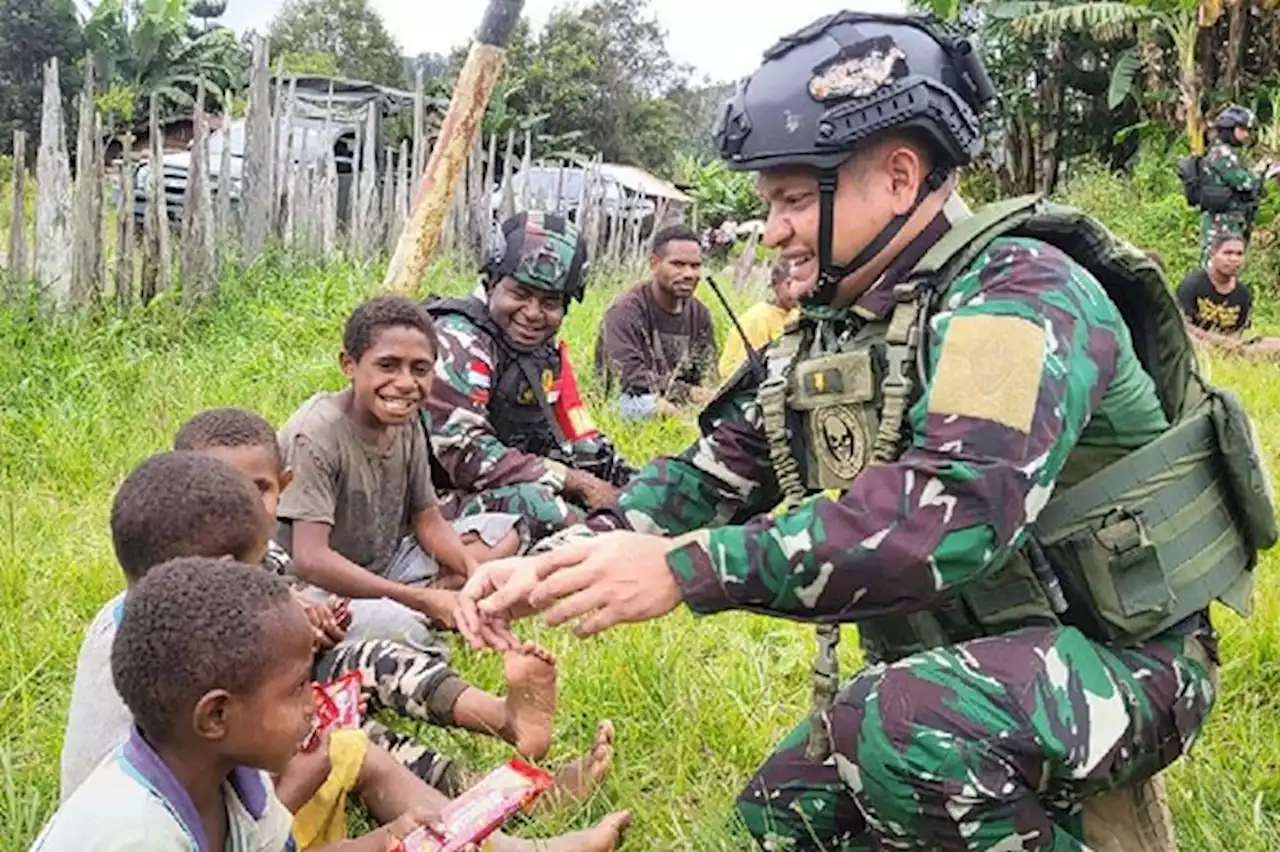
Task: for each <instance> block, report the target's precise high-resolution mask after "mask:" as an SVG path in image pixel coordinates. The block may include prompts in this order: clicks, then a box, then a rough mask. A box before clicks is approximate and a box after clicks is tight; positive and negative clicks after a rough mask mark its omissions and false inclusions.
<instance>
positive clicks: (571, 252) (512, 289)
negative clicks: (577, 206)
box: [424, 212, 633, 541]
mask: <svg viewBox="0 0 1280 852" xmlns="http://www.w3.org/2000/svg"><path fill="white" fill-rule="evenodd" d="M586 267H587V250H586V243H585V241H583V240H582V239H581V237H580V235H579V234H578V231H577V230H576V229H575V228H574V227H573V225H572V224H571V223H570V222H568V221H567V220H566V219H565V218H564V217H562V216H557V215H543V214H541V213H537V212H531V213H520V214H517V215H515V216H512V217H511V218H509V219H508V220H507V221H505V222H504V223H503V224H502V227H501V228H500V229H499V230H498V232H497V233H496V234H495V235H494V246H493V248H492V250H491V252H490V256H489V258H488V259H487V260H486V262H485V264H484V266H483V268H482V269H481V275H482V281H481V285H480V286H479V287H477V289H476V292H475V293H473V294H472V295H471V296H470V297H467V298H464V299H430V300H428V302H427V308H428V310H430V311H431V313H432V314H433V315H434V316H435V317H437V320H436V323H437V332H438V334H439V337H440V357H439V359H438V360H437V362H436V377H435V381H434V382H433V383H432V390H431V394H430V397H429V398H428V400H427V404H426V406H425V411H424V420H425V421H426V422H427V423H428V429H429V431H430V434H431V443H432V449H433V451H434V453H435V455H436V458H437V462H438V466H437V469H436V471H435V479H436V483H435V484H436V489H437V491H439V492H440V494H441V498H442V509H443V511H444V513H445V517H447V518H449V519H450V520H452V519H455V518H459V517H466V516H469V515H473V514H477V513H480V512H502V513H509V514H515V515H519V516H522V517H523V518H525V520H526V521H527V524H528V526H529V532H530V535H531V539H532V540H533V541H537V540H539V539H541V538H543V537H545V536H546V535H548V534H550V533H552V532H555V531H557V530H560V529H563V528H564V527H565V526H567V525H569V524H574V523H578V522H579V521H581V520H582V518H583V517H584V514H585V510H586V509H588V508H591V507H597V506H603V505H605V504H607V503H609V502H610V501H612V500H613V498H614V497H615V496H616V494H617V487H616V485H617V484H618V483H620V482H622V481H625V479H626V478H627V477H628V476H629V474H630V473H632V472H633V471H631V469H630V468H628V467H627V466H626V465H625V464H624V463H623V462H622V461H621V459H620V458H619V457H618V455H617V453H616V452H615V451H614V450H613V448H612V446H611V445H610V444H609V442H608V440H607V439H606V438H605V437H604V436H603V435H601V434H600V433H599V432H598V431H597V430H596V429H595V428H594V425H593V424H591V423H590V420H589V417H588V415H587V412H586V410H585V408H581V407H579V408H577V409H575V410H574V412H572V413H571V414H570V415H569V416H568V417H567V418H566V423H565V424H563V425H562V424H561V423H560V422H559V420H558V418H557V416H556V413H555V411H554V406H555V405H556V403H557V402H558V401H559V400H558V397H557V395H558V394H559V393H560V392H561V380H562V369H563V363H562V352H561V349H560V348H559V347H558V346H557V342H556V339H555V337H556V333H557V332H558V331H559V330H560V325H561V323H562V322H563V321H564V317H565V314H566V312H567V310H568V308H569V304H570V303H571V302H573V301H575V300H576V301H581V300H582V295H583V292H584V289H585V283H586ZM566 426H567V427H568V431H566V428H565V427H566Z"/></svg>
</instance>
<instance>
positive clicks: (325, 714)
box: [302, 672, 361, 751]
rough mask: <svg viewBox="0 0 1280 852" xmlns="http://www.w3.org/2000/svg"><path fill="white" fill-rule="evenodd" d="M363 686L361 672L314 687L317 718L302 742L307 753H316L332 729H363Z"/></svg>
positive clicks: (351, 673) (313, 720) (312, 687)
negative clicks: (361, 689) (361, 724)
mask: <svg viewBox="0 0 1280 852" xmlns="http://www.w3.org/2000/svg"><path fill="white" fill-rule="evenodd" d="M360 684H361V679H360V673H359V672H348V673H347V674H345V675H343V676H342V677H340V678H338V679H337V680H335V681H332V682H331V683H327V684H324V685H321V684H318V683H313V684H312V685H311V689H312V691H313V692H314V693H315V698H316V715H315V717H314V718H313V719H312V720H311V730H310V731H309V732H308V733H307V738H306V739H305V740H303V741H302V750H303V751H312V750H314V749H315V747H316V746H317V745H319V744H320V738H321V737H323V736H324V734H325V732H327V731H329V730H332V729H335V728H358V727H360Z"/></svg>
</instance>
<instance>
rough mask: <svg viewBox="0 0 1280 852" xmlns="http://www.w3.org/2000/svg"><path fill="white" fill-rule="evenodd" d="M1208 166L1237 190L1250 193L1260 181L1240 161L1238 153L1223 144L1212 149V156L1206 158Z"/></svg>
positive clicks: (1225, 182) (1219, 177)
mask: <svg viewBox="0 0 1280 852" xmlns="http://www.w3.org/2000/svg"><path fill="white" fill-rule="evenodd" d="M1206 159H1207V160H1208V167H1209V168H1210V169H1211V170H1212V171H1213V173H1214V175H1215V176H1216V177H1217V178H1218V180H1220V181H1222V183H1224V184H1225V185H1227V186H1229V187H1231V188H1232V189H1234V190H1236V191H1237V192H1244V193H1250V192H1253V191H1254V190H1255V189H1257V187H1258V184H1259V182H1260V180H1259V178H1258V176H1257V175H1255V174H1254V173H1253V172H1251V171H1249V170H1248V169H1247V168H1245V166H1244V163H1242V162H1240V155H1239V154H1237V153H1236V152H1235V151H1233V150H1232V149H1231V148H1229V147H1227V146H1225V145H1223V146H1219V147H1218V148H1215V149H1214V153H1213V155H1212V156H1209V157H1207V158H1206Z"/></svg>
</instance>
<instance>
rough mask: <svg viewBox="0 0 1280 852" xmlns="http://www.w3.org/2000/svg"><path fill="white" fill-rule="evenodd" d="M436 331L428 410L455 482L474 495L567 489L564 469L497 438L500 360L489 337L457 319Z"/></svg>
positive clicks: (434, 441) (435, 441) (439, 452)
mask: <svg viewBox="0 0 1280 852" xmlns="http://www.w3.org/2000/svg"><path fill="white" fill-rule="evenodd" d="M436 331H437V333H438V335H439V338H440V357H439V358H438V359H437V360H436V374H435V380H434V381H433V382H432V383H431V395H430V396H429V397H428V398H427V404H426V409H427V413H428V414H429V415H430V417H431V445H432V448H433V449H434V450H435V453H436V457H437V459H438V460H439V462H440V465H441V467H443V468H444V470H445V473H447V474H448V475H449V479H450V480H451V481H452V482H453V484H454V485H455V486H456V487H458V488H461V489H463V490H466V491H470V492H476V491H483V490H485V489H489V488H496V487H498V486H500V485H513V484H517V483H525V482H536V483H539V484H543V485H549V486H551V487H552V488H554V489H555V490H557V491H559V490H560V489H562V488H563V487H564V475H565V467H564V465H561V464H559V463H558V462H553V461H548V460H547V459H544V458H541V457H539V456H535V455H531V454H529V453H525V452H521V451H519V450H515V449H512V448H511V447H508V446H507V445H506V444H504V443H502V441H500V440H499V439H498V436H497V434H496V433H495V432H494V429H493V426H492V424H490V422H489V417H488V411H487V407H488V404H489V393H490V392H491V390H492V387H491V386H492V383H493V381H494V379H493V363H494V359H493V354H492V352H490V350H489V346H488V344H487V343H486V341H485V340H484V338H483V336H482V335H481V334H480V333H479V332H478V331H477V330H476V328H475V326H474V325H472V324H471V321H470V320H468V319H466V318H465V317H460V316H454V315H450V316H446V317H445V318H444V319H443V320H441V321H440V323H439V324H438V325H437V327H436Z"/></svg>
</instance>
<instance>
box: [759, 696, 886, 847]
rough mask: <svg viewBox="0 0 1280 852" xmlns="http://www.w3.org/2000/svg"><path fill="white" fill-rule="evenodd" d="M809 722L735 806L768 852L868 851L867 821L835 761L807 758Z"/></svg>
mask: <svg viewBox="0 0 1280 852" xmlns="http://www.w3.org/2000/svg"><path fill="white" fill-rule="evenodd" d="M809 727H810V723H809V720H808V719H806V720H804V721H802V722H801V723H800V724H799V725H797V726H796V727H795V728H794V729H792V730H791V732H790V733H788V734H787V736H786V737H785V738H783V740H782V741H781V742H780V743H778V745H777V747H776V748H775V749H774V751H773V753H772V754H771V755H769V758H768V759H767V760H766V761H765V762H764V764H763V765H761V767H760V768H759V769H758V770H757V771H756V774H755V775H754V776H753V777H752V778H751V780H750V781H749V782H747V785H746V787H744V788H743V790H742V792H741V793H740V794H739V796H738V800H737V802H736V803H735V813H736V816H737V817H738V818H739V819H740V820H741V822H742V824H743V825H744V826H745V827H746V829H747V831H748V832H750V834H751V836H752V837H753V838H754V839H755V841H756V843H757V844H758V846H759V848H761V849H764V850H766V852H784V850H785V852H809V851H810V850H813V852H817V850H830V852H854V850H863V849H866V848H869V847H868V846H867V845H866V844H867V833H866V822H865V821H864V820H863V818H862V814H861V812H860V811H859V810H858V806H857V803H856V802H854V800H853V798H852V797H851V796H850V795H849V791H848V789H847V788H846V787H845V784H844V782H843V781H841V780H840V777H839V775H838V774H837V773H836V769H835V765H834V764H833V763H832V762H831V761H825V762H822V763H816V762H814V761H811V760H809V759H808V758H807V757H805V747H806V745H807V743H808V740H809Z"/></svg>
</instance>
